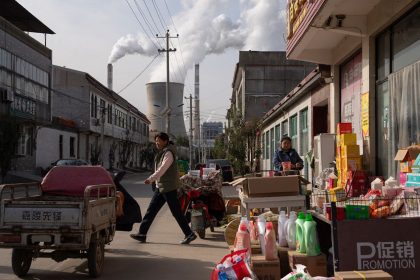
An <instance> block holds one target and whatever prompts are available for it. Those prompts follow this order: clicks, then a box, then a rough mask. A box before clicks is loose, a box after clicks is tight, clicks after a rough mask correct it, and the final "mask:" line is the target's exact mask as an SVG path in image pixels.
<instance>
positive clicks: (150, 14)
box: [143, 0, 165, 33]
mask: <svg viewBox="0 0 420 280" xmlns="http://www.w3.org/2000/svg"><path fill="white" fill-rule="evenodd" d="M143 2H144V5H145V6H146V9H147V12H148V13H149V16H150V18H151V19H152V21H153V24H154V25H155V27H156V32H155V33H159V28H158V27H157V24H156V22H155V19H154V18H153V16H152V13H151V12H150V9H149V6H148V5H147V2H146V0H143ZM163 30H165V28H164V29H163Z"/></svg>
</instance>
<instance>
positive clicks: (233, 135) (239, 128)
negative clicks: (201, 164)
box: [227, 112, 261, 175]
mask: <svg viewBox="0 0 420 280" xmlns="http://www.w3.org/2000/svg"><path fill="white" fill-rule="evenodd" d="M231 122H232V126H231V127H230V128H229V129H227V133H228V137H229V142H228V145H227V146H228V159H229V160H230V161H231V162H232V164H233V166H234V168H235V170H238V171H239V173H240V174H242V175H244V174H246V173H248V172H250V171H251V168H252V167H253V166H254V165H255V164H254V161H255V160H258V157H259V155H260V153H261V151H260V148H259V143H258V131H259V121H258V120H251V121H247V122H245V121H244V119H243V117H242V116H241V114H240V113H238V112H237V113H236V114H235V113H234V114H231ZM254 169H255V168H254Z"/></svg>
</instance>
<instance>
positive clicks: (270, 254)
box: [264, 222, 278, 261]
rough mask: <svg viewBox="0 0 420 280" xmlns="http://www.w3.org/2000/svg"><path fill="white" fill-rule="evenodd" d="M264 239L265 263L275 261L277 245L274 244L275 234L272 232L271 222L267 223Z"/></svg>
mask: <svg viewBox="0 0 420 280" xmlns="http://www.w3.org/2000/svg"><path fill="white" fill-rule="evenodd" d="M264 239H265V250H264V251H265V252H264V256H265V259H266V260H267V261H271V260H277V259H278V255H277V244H276V232H275V231H274V228H273V223H272V222H268V223H267V228H266V231H265V236H264Z"/></svg>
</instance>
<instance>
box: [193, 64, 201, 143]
mask: <svg viewBox="0 0 420 280" xmlns="http://www.w3.org/2000/svg"><path fill="white" fill-rule="evenodd" d="M194 107H195V112H194V130H193V131H194V133H193V136H194V141H193V142H194V143H195V144H196V145H197V146H200V65H199V64H196V65H195V82H194Z"/></svg>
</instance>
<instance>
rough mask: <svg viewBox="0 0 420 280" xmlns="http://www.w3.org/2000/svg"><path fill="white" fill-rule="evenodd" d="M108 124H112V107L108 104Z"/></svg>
mask: <svg viewBox="0 0 420 280" xmlns="http://www.w3.org/2000/svg"><path fill="white" fill-rule="evenodd" d="M108 123H109V124H112V105H111V104H108Z"/></svg>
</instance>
